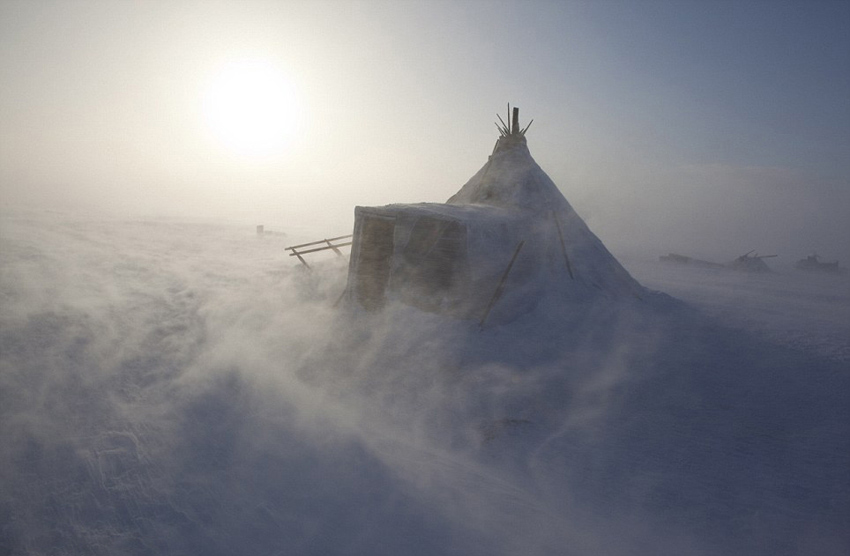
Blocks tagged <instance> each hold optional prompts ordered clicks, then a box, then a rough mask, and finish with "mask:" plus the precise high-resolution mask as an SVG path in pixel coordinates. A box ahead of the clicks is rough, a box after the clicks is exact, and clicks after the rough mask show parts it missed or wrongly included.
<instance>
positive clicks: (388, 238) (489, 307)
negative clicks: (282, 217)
mask: <svg viewBox="0 0 850 556" xmlns="http://www.w3.org/2000/svg"><path fill="white" fill-rule="evenodd" d="M512 123H513V125H512V126H507V125H503V127H501V131H502V133H501V136H500V137H499V139H498V141H497V143H496V146H495V148H494V150H493V153H492V155H491V156H490V157H489V159H488V161H487V163H486V164H485V165H484V166H483V167H482V168H481V169H480V170H479V171H478V172H477V173H476V174H475V175H474V176H473V177H472V178H471V179H470V180H469V181H468V182H467V183H466V184H465V185H464V186H463V187H462V188H461V189H460V190H459V191H458V192H457V193H456V194H455V195H453V196H452V197H451V198H450V199H449V200H448V202H447V203H445V204H441V203H418V204H406V205H387V206H384V207H356V208H355V224H354V238H353V243H352V251H351V263H350V266H349V277H348V290H347V292H348V293H347V295H348V298H349V300H351V301H352V302H354V303H355V304H356V305H358V306H360V307H362V308H365V309H367V310H375V309H379V308H380V307H382V306H383V305H384V304H385V303H387V302H389V301H400V302H403V303H406V304H409V305H414V306H417V307H419V308H421V309H424V310H428V311H434V312H440V313H445V314H451V315H454V316H457V317H460V318H475V319H481V320H482V322H483V320H484V319H485V318H488V316H490V315H491V312H492V316H491V317H490V319H491V320H493V319H495V320H498V321H505V320H510V319H511V318H513V317H515V316H517V315H518V314H521V313H523V312H526V311H528V310H529V309H531V308H533V307H534V306H536V305H537V304H538V303H540V302H541V301H542V300H544V299H545V300H546V301H547V303H558V302H562V303H570V302H576V301H583V300H590V299H593V298H597V297H600V296H601V297H606V298H615V299H616V298H626V297H638V298H640V297H641V296H642V295H643V293H644V289H643V287H642V286H641V285H640V284H639V283H638V282H637V281H636V280H634V279H633V278H632V277H631V276H630V275H629V273H628V272H627V271H626V270H625V269H624V268H623V267H622V265H620V263H619V262H618V261H617V260H616V258H615V257H614V256H613V255H612V254H611V253H610V252H609V251H608V250H607V249H606V248H605V246H604V245H603V244H602V242H601V241H600V240H599V238H598V237H596V235H595V234H594V233H593V232H591V231H590V229H589V228H588V227H587V225H586V224H585V222H584V221H583V220H582V219H581V217H579V215H578V214H577V213H576V212H575V211H574V210H573V208H572V207H571V206H570V204H569V202H567V200H566V198H564V196H563V194H562V193H561V192H560V190H558V188H557V186H555V184H554V183H553V182H552V180H551V179H550V178H549V176H547V175H546V173H545V172H544V171H543V170H542V169H541V168H540V166H539V165H538V164H537V163H536V162H535V161H534V159H533V158H532V156H531V153H530V152H529V150H528V146H527V143H526V138H525V130H521V129H520V128H519V125H518V113H517V110H516V109H514V118H513V122H512ZM526 129H527V128H526Z"/></svg>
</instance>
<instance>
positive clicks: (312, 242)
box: [284, 234, 352, 251]
mask: <svg viewBox="0 0 850 556" xmlns="http://www.w3.org/2000/svg"><path fill="white" fill-rule="evenodd" d="M347 237H352V234H348V235H347V236H339V237H332V238H328V239H320V240H319V241H311V242H310V243H302V244H301V245H292V246H290V247H286V248H285V249H284V250H285V251H286V250H290V249H298V248H299V247H309V246H310V245H319V244H320V243H326V242H328V241H336V240H338V239H345V238H347Z"/></svg>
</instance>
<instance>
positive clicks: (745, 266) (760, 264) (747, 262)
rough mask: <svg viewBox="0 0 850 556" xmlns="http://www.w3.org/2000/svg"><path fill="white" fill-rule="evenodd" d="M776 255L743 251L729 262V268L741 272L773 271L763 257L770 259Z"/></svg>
mask: <svg viewBox="0 0 850 556" xmlns="http://www.w3.org/2000/svg"><path fill="white" fill-rule="evenodd" d="M776 256H777V255H759V254H758V253H756V252H754V251H750V252H749V253H744V254H743V255H741V256H740V257H738V258H736V259H735V260H733V261H732V262H730V263H729V268H731V269H733V270H740V271H742V272H773V271H772V270H771V269H770V267H769V266H767V263H766V262H764V259H770V258H773V257H776Z"/></svg>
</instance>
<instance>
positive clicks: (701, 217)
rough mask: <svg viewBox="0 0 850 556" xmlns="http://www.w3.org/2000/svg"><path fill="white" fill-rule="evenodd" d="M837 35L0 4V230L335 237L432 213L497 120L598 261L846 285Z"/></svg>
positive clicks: (560, 12)
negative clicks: (752, 257)
mask: <svg viewBox="0 0 850 556" xmlns="http://www.w3.org/2000/svg"><path fill="white" fill-rule="evenodd" d="M848 29H850V3H848V2H842V1H829V0H815V1H805V2H803V1H794V2H781V1H771V2H767V1H749V2H699V1H695V2H689V1H685V0H682V1H672V0H670V1H665V0H659V1H647V2H640V3H636V2H627V1H625V0H622V1H620V0H611V1H607V2H576V1H570V2H477V1H466V2H413V1H411V2H398V3H396V2H378V1H362V2H259V1H249V2H248V1H246V2H235V1H231V2H227V1H222V2H189V1H180V2H173V3H164V2H139V3H113V2H105V1H81V2H60V1H55V2H44V1H36V2H22V1H15V0H12V1H9V0H6V1H4V2H3V3H0V208H2V210H3V211H4V212H5V211H8V210H18V209H20V208H33V207H37V208H52V209H60V210H75V211H84V212H97V213H106V214H110V215H114V216H118V217H127V218H160V217H167V218H193V219H195V218H201V219H217V220H221V219H225V220H232V221H238V222H244V223H258V224H259V223H265V224H267V225H269V226H270V227H278V228H283V229H286V228H287V227H290V226H295V227H299V226H300V227H304V226H316V227H318V228H320V229H321V230H323V231H326V232H327V233H328V234H333V233H336V232H340V233H345V232H346V231H347V230H348V229H350V226H351V223H352V221H353V207H354V206H355V205H383V204H388V203H393V202H418V201H443V200H445V199H447V198H448V197H449V196H450V195H451V194H453V193H454V192H455V191H456V190H457V189H458V188H459V187H460V186H461V185H462V184H463V183H464V182H465V181H466V180H467V179H468V178H469V177H470V176H472V174H473V173H474V172H475V171H476V170H477V169H478V168H480V167H481V165H483V164H484V162H486V156H487V155H488V154H489V152H490V150H491V149H492V146H493V142H494V140H495V138H496V135H497V131H496V129H495V127H494V126H493V121H494V120H495V112H501V113H504V110H505V104H506V102H511V103H512V104H514V105H516V106H519V107H520V108H521V118H522V119H523V121H524V122H527V121H528V120H529V119H531V118H534V120H535V121H534V125H533V126H532V128H531V129H530V131H529V147H530V149H531V152H532V154H533V156H534V157H535V159H536V160H537V161H538V163H539V164H540V165H541V166H542V168H543V169H544V170H545V171H546V172H547V173H548V174H549V175H550V176H551V177H552V179H553V181H554V182H555V183H556V184H558V186H559V187H560V188H561V189H562V191H563V192H564V194H565V196H566V197H567V199H568V200H569V201H570V202H571V203H572V204H573V206H574V207H575V208H576V210H577V211H578V212H579V213H580V214H581V215H582V217H584V218H585V219H586V220H587V222H588V224H589V225H590V227H591V228H592V229H593V230H594V232H596V233H597V234H598V235H599V236H600V237H601V238H602V240H603V241H604V242H605V243H606V244H607V245H608V246H609V247H610V248H611V249H612V250H613V251H614V252H615V253H617V252H627V251H638V252H641V253H644V254H649V255H658V254H663V253H665V252H667V251H677V252H683V253H685V254H691V255H695V256H702V257H706V258H720V257H727V258H728V257H732V256H734V255H736V254H740V253H742V252H745V251H749V250H750V249H757V250H758V251H759V252H761V253H765V254H766V253H774V252H775V253H778V254H780V255H781V256H782V258H783V260H784V262H785V263H787V264H790V263H791V262H793V261H794V260H796V259H797V258H800V257H802V256H804V255H806V254H809V253H811V252H812V251H817V252H818V253H819V254H821V255H822V256H824V257H825V258H828V259H835V258H838V259H840V260H841V261H842V264H843V265H847V264H848V263H850V245H848V242H847V238H848V237H850V219H848V209H850V32H848ZM236 85H239V86H236ZM272 93H273V94H272ZM275 99H279V101H275ZM246 121H248V122H250V123H249V124H247V125H246V124H245V122H246Z"/></svg>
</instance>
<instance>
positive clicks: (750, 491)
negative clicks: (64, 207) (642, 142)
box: [0, 201, 850, 555]
mask: <svg viewBox="0 0 850 556" xmlns="http://www.w3.org/2000/svg"><path fill="white" fill-rule="evenodd" d="M565 202H566V201H565ZM594 237H595V236H594ZM310 239H314V238H312V237H288V236H285V235H266V236H257V235H256V234H255V233H254V229H253V227H248V226H246V227H244V228H241V227H236V226H232V225H216V224H183V223H174V222H123V221H104V220H98V221H95V220H91V219H87V218H81V217H76V216H70V215H65V214H56V213H53V214H35V213H29V214H14V215H11V214H5V215H3V216H2V217H0V308H2V311H0V554H12V555H23V554H27V555H36V554H39V555H40V554H44V555H47V554H50V555H56V554H96V555H100V554H103V555H116V554H128V555H130V554H132V555H135V554H205V555H217V554H222V555H224V554H228V555H229V554H258V555H259V554H269V555H272V554H423V555H425V554H427V555H435V554H458V555H461V554H463V555H476V554H482V555H484V554H487V555H493V554H520V553H522V554H531V555H536V554H541V555H542V554H546V555H548V554H558V555H561V554H576V555H585V554H593V555H598V554H607V555H627V554H628V555H642V554H647V555H650V554H651V555H659V554H671V555H672V554H676V555H680V554H697V555H699V554H706V555H707V554H727V555H735V554H741V555H745V554H746V555H753V554H755V555H759V554H764V555H768V554H770V555H776V554H836V555H837V554H847V553H848V552H850V529H848V528H847V523H848V521H850V474H848V472H847V470H848V469H850V403H848V397H847V392H848V391H850V390H848V386H850V364H848V358H847V338H848V336H850V335H848V334H846V332H847V326H848V325H847V322H848V321H850V319H845V318H844V317H845V316H847V312H848V307H850V291H848V282H847V280H846V279H842V278H841V277H814V278H815V279H816V280H818V281H817V282H816V283H815V282H812V281H811V280H810V279H809V278H810V277H803V276H801V275H797V274H779V275H776V276H772V277H758V278H753V277H746V278H743V277H741V276H739V275H737V274H730V273H728V272H724V273H712V272H705V271H703V270H694V269H680V268H675V267H668V266H664V265H660V264H658V263H654V262H653V261H643V260H629V262H628V264H627V265H626V266H627V267H628V268H629V270H630V271H631V273H632V275H634V276H635V277H637V278H638V279H639V280H640V281H641V282H642V283H643V284H644V285H645V286H647V287H648V288H649V290H651V291H654V292H655V293H651V292H650V291H649V290H647V291H644V290H642V291H644V295H643V296H642V297H641V299H637V298H635V297H628V298H602V299H594V300H593V302H588V303H581V302H580V301H577V300H573V302H571V303H569V304H563V303H553V304H550V303H541V304H539V305H538V306H537V307H536V308H535V310H533V311H530V312H528V313H526V314H525V315H523V316H522V317H521V318H519V319H516V320H514V321H512V322H510V323H507V324H501V325H498V326H491V327H487V326H485V327H484V328H483V329H481V328H479V327H478V324H477V323H476V322H470V321H463V320H453V319H450V318H446V317H441V316H438V315H433V314H427V313H422V312H419V311H417V310H415V309H413V308H410V307H405V306H390V307H388V308H387V309H386V310H385V311H383V312H382V313H379V314H376V315H372V316H366V315H362V314H356V313H352V312H350V311H347V310H345V309H341V308H334V303H335V301H336V300H337V298H338V297H339V296H340V294H341V292H342V289H343V287H344V284H345V280H346V269H347V263H346V261H344V260H341V259H340V260H337V259H336V258H334V257H333V256H332V255H330V256H328V257H325V258H322V257H317V258H316V262H315V263H314V264H313V266H314V270H313V271H312V272H310V271H306V270H305V269H304V268H302V267H301V266H299V265H298V264H297V263H294V262H293V259H290V258H289V257H287V256H285V255H286V252H285V251H284V250H283V248H284V247H285V246H286V245H290V244H293V243H299V242H301V241H302V240H310ZM606 252H607V250H606ZM612 259H613V257H612ZM618 264H619V263H618ZM823 278H835V279H832V280H828V279H823ZM667 294H670V295H667Z"/></svg>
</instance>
